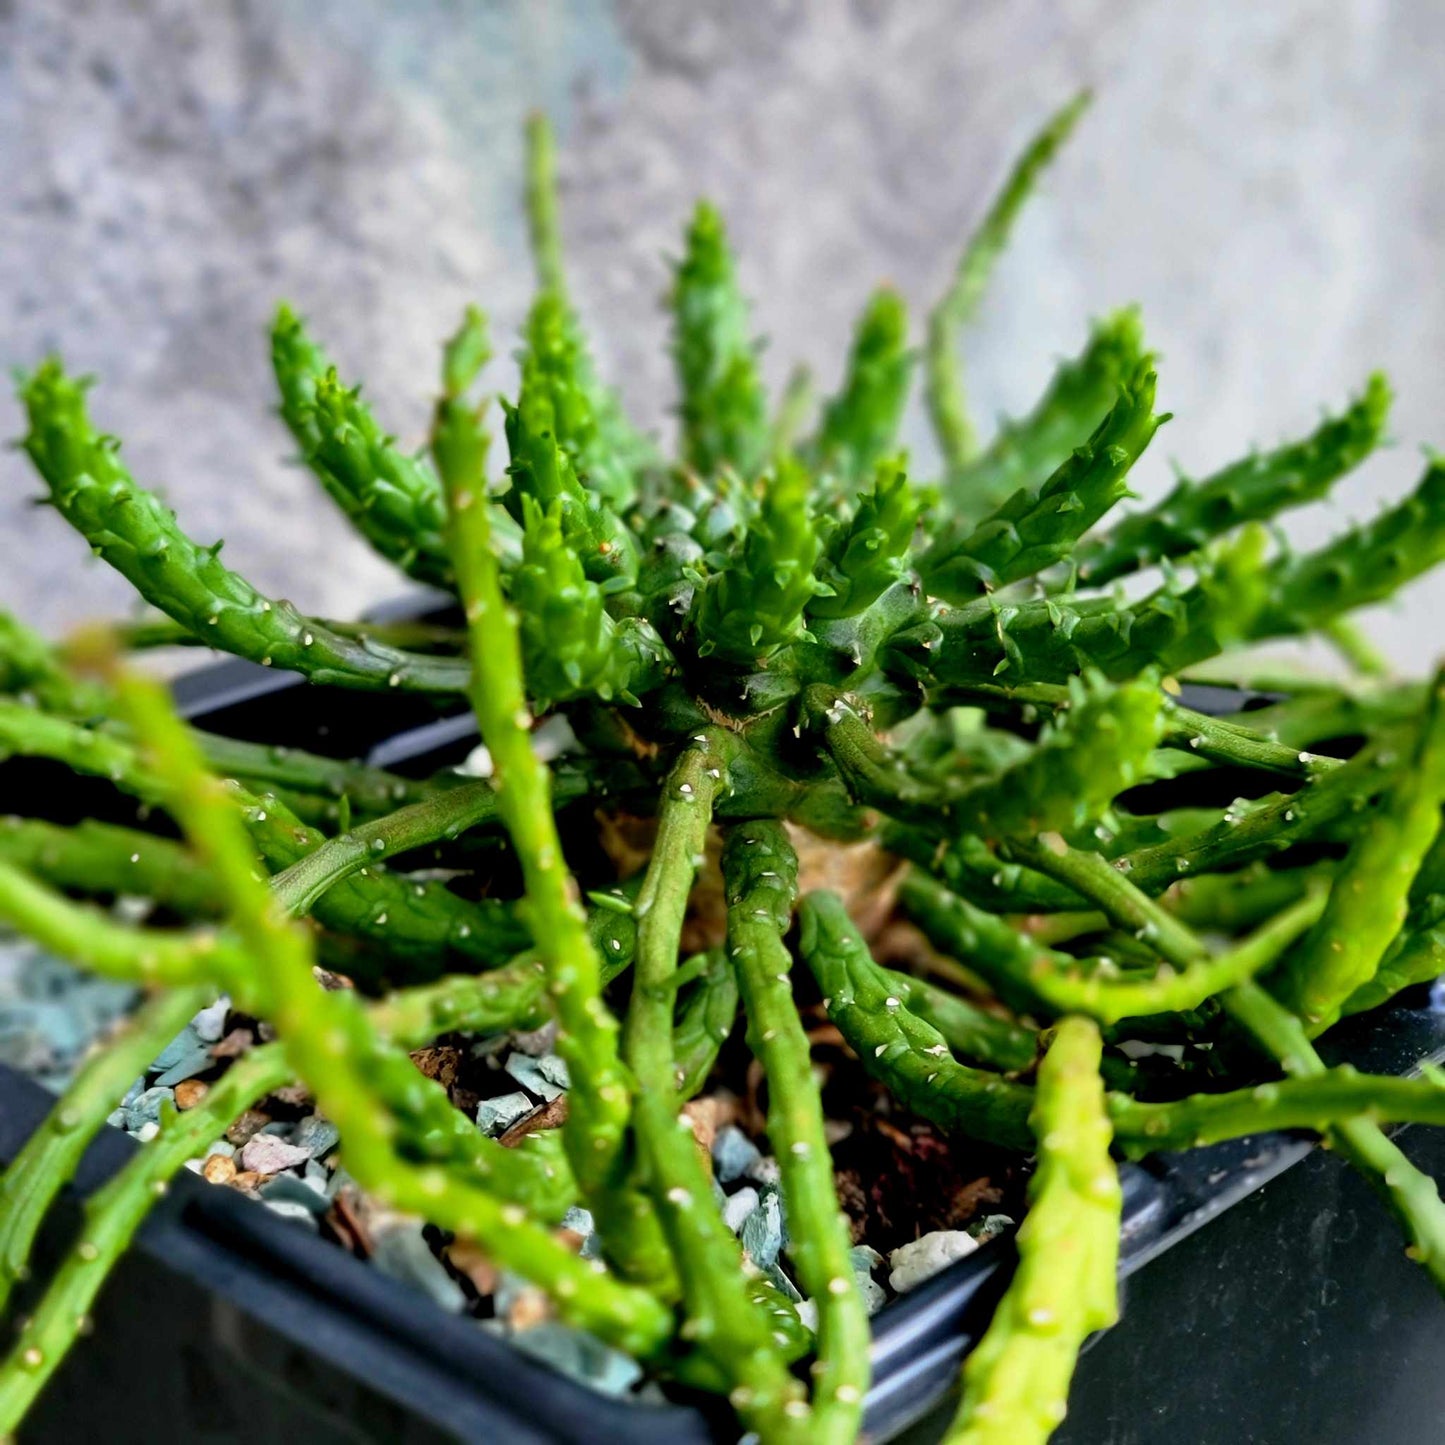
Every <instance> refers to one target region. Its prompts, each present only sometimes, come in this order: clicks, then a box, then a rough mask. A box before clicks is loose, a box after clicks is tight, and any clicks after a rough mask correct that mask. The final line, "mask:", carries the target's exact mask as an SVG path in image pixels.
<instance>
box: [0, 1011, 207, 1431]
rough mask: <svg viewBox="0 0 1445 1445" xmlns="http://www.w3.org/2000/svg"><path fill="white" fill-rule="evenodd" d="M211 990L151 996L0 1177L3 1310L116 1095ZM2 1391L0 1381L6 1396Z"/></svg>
mask: <svg viewBox="0 0 1445 1445" xmlns="http://www.w3.org/2000/svg"><path fill="white" fill-rule="evenodd" d="M213 993H214V991H213V990H210V989H207V988H206V987H205V986H204V985H193V986H191V987H189V988H181V989H176V990H172V991H167V992H162V993H159V994H156V995H155V996H153V997H152V998H150V999H148V1000H147V1001H146V1002H145V1003H144V1004H143V1005H142V1006H141V1008H140V1009H139V1010H138V1011H137V1012H136V1014H135V1015H134V1017H133V1018H131V1019H130V1020H129V1021H128V1022H127V1024H126V1025H125V1026H124V1028H123V1029H122V1030H121V1032H120V1033H119V1034H118V1035H117V1036H116V1037H115V1038H114V1039H111V1040H109V1041H107V1042H106V1043H105V1044H104V1045H103V1046H102V1047H101V1048H100V1049H98V1050H97V1051H96V1052H94V1053H92V1054H91V1056H90V1057H89V1058H88V1059H87V1060H86V1061H85V1062H84V1063H83V1064H82V1065H81V1067H80V1069H79V1071H78V1072H77V1073H76V1075H75V1077H74V1078H73V1079H72V1080H71V1082H70V1084H69V1085H68V1086H67V1088H66V1090H65V1092H64V1093H63V1094H62V1095H61V1096H60V1099H59V1100H58V1101H57V1102H56V1104H55V1107H54V1108H53V1109H51V1111H50V1113H49V1114H48V1115H47V1116H46V1119H45V1122H44V1123H43V1124H42V1125H41V1126H40V1128H38V1129H37V1130H36V1131H35V1133H33V1134H32V1135H31V1136H30V1138H29V1139H27V1140H26V1141H25V1144H24V1145H23V1146H22V1148H21V1150H20V1152H19V1153H18V1154H17V1155H16V1156H15V1157H14V1159H12V1160H11V1161H10V1165H9V1167H8V1168H7V1169H6V1170H5V1173H4V1176H3V1177H0V1312H3V1311H4V1309H5V1306H6V1304H7V1303H8V1301H9V1297H10V1292H11V1290H12V1288H13V1287H14V1285H15V1284H16V1283H17V1282H19V1281H21V1280H23V1279H25V1278H26V1277H27V1276H28V1274H29V1267H30V1250H31V1246H32V1245H33V1244H34V1242H35V1236H36V1234H37V1233H38V1232H39V1229H40V1224H41V1221H42V1220H43V1219H44V1217H45V1214H46V1211H47V1210H48V1209H49V1208H50V1206H51V1204H52V1203H53V1202H54V1200H55V1196H56V1195H57V1194H58V1193H59V1192H60V1189H61V1187H62V1186H63V1185H65V1184H66V1183H67V1182H68V1181H69V1180H71V1179H72V1178H74V1176H75V1170H76V1166H77V1165H78V1164H79V1163H80V1160H81V1157H82V1156H83V1155H84V1153H85V1151H86V1149H87V1147H88V1146H89V1144H90V1141H91V1140H92V1139H94V1138H95V1136H96V1135H97V1134H98V1133H99V1132H100V1130H101V1128H102V1127H103V1125H104V1124H105V1120H106V1116H107V1115H108V1114H109V1113H110V1111H111V1110H112V1109H113V1108H115V1106H116V1101H117V1100H119V1099H120V1097H121V1095H123V1094H124V1093H125V1091H126V1089H128V1088H129V1087H130V1084H131V1081H132V1080H134V1079H135V1078H137V1077H138V1076H139V1075H140V1074H141V1073H142V1071H143V1070H144V1069H145V1067H146V1066H147V1065H148V1064H149V1063H150V1061H151V1060H152V1059H154V1058H155V1057H156V1055H157V1054H159V1053H160V1051H161V1050H162V1049H163V1048H164V1047H165V1046H166V1045H167V1044H168V1043H170V1041H171V1040H172V1039H173V1038H174V1037H175V1036H176V1034H178V1033H179V1032H180V1031H181V1029H182V1028H184V1027H185V1024H186V1021H187V1020H188V1019H189V1018H190V1017H191V1015H192V1014H194V1013H195V1012H196V1011H197V1010H198V1009H201V1008H204V1007H205V1006H206V1005H207V1004H208V1003H210V1002H211V1000H212V997H213ZM226 1122H227V1123H229V1122H230V1121H229V1120H227V1121H226ZM222 1127H223V1128H224V1127H225V1126H224V1125H222ZM218 1132H219V1131H218ZM81 1313H84V1311H81ZM0 1373H3V1372H0ZM3 1393H4V1390H3V1386H0V1397H3ZM12 1424H13V1422H12ZM0 1428H4V1427H3V1426H0Z"/></svg>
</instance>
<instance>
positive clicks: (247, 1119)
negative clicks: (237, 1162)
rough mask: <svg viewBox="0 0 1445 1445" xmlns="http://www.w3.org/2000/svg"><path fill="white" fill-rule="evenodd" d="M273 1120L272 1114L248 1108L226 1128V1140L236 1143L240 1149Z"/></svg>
mask: <svg viewBox="0 0 1445 1445" xmlns="http://www.w3.org/2000/svg"><path fill="white" fill-rule="evenodd" d="M270 1122H271V1116H270V1115H269V1114H266V1113H263V1112H262V1111H261V1110H260V1109H247V1110H246V1112H245V1113H244V1114H242V1115H241V1117H240V1118H239V1119H237V1120H236V1122H235V1123H234V1124H232V1125H231V1127H230V1128H229V1129H227V1130H226V1140H227V1142H228V1143H231V1144H234V1145H235V1146H236V1147H237V1148H238V1149H239V1148H240V1147H241V1146H242V1145H243V1144H247V1143H249V1142H250V1141H251V1140H252V1139H254V1138H255V1137H256V1135H257V1134H259V1133H260V1132H261V1130H262V1129H264V1128H265V1127H266V1125H267V1124H269V1123H270Z"/></svg>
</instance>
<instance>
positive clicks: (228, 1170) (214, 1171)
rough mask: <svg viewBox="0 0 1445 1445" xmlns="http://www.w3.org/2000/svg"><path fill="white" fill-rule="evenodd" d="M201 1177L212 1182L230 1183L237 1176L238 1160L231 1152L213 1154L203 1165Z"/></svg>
mask: <svg viewBox="0 0 1445 1445" xmlns="http://www.w3.org/2000/svg"><path fill="white" fill-rule="evenodd" d="M201 1177H202V1178H203V1179H209V1180H210V1181H211V1183H212V1184H229V1183H230V1182H231V1181H232V1180H233V1179H234V1178H235V1177H236V1161H235V1160H234V1159H232V1158H231V1156H230V1155H229V1154H211V1155H209V1156H208V1157H207V1159H206V1162H205V1163H204V1164H202V1165H201Z"/></svg>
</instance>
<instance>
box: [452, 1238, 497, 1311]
mask: <svg viewBox="0 0 1445 1445" xmlns="http://www.w3.org/2000/svg"><path fill="white" fill-rule="evenodd" d="M447 1258H448V1259H449V1260H450V1261H451V1264H452V1268H453V1269H455V1270H456V1271H457V1272H458V1273H459V1274H464V1275H465V1276H466V1277H467V1278H468V1279H469V1280H470V1281H471V1282H472V1288H473V1289H475V1290H476V1292H477V1293H478V1294H479V1295H480V1296H481V1297H482V1298H483V1299H485V1298H486V1297H487V1296H488V1295H491V1294H495V1293H496V1289H497V1285H498V1283H499V1282H500V1280H501V1272H500V1271H499V1270H498V1269H497V1266H496V1265H494V1264H493V1263H492V1261H491V1257H490V1256H489V1255H487V1254H485V1253H483V1252H482V1251H481V1250H480V1249H478V1248H477V1246H476V1245H475V1244H471V1243H469V1242H468V1241H466V1240H462V1239H457V1240H453V1241H452V1243H451V1245H450V1246H449V1247H448V1248H447Z"/></svg>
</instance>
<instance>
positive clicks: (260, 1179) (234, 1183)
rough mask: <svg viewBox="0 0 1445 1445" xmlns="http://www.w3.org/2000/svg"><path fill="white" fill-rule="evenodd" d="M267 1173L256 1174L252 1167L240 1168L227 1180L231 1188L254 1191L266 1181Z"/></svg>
mask: <svg viewBox="0 0 1445 1445" xmlns="http://www.w3.org/2000/svg"><path fill="white" fill-rule="evenodd" d="M267 1177H268V1176H267V1175H265V1174H257V1173H256V1171H255V1170H254V1169H242V1170H241V1171H240V1172H239V1173H238V1174H236V1175H234V1176H233V1177H232V1178H231V1179H230V1180H229V1181H228V1182H229V1184H230V1186H231V1188H232V1189H244V1190H248V1191H249V1192H251V1193H253V1194H254V1193H255V1192H256V1190H257V1189H259V1188H260V1187H261V1185H263V1184H264V1183H265V1182H266V1179H267Z"/></svg>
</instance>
